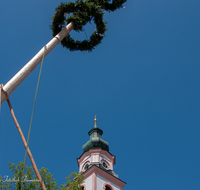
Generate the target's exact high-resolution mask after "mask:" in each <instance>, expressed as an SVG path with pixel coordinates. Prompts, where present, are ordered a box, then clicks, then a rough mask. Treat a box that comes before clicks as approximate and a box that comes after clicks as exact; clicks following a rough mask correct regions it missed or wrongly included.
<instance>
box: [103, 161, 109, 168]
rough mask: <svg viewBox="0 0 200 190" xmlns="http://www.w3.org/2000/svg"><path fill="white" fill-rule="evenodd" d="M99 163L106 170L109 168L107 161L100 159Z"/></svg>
mask: <svg viewBox="0 0 200 190" xmlns="http://www.w3.org/2000/svg"><path fill="white" fill-rule="evenodd" d="M101 164H102V166H103V167H104V168H105V169H106V170H108V169H109V165H108V163H107V162H106V161H104V160H102V161H101Z"/></svg>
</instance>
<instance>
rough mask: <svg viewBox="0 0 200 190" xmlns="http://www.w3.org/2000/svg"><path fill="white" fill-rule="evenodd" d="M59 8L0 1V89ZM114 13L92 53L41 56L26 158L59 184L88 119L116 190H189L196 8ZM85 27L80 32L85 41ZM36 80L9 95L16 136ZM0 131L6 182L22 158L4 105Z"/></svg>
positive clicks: (0, 164) (196, 120) (42, 0)
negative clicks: (104, 144)
mask: <svg viewBox="0 0 200 190" xmlns="http://www.w3.org/2000/svg"><path fill="white" fill-rule="evenodd" d="M59 3H60V0H54V1H47V0H29V1H27V0H20V1H0V18H1V21H0V23H1V30H0V42H1V43H0V83H3V84H6V83H7V82H8V81H9V80H10V79H11V78H12V77H13V76H14V75H15V74H16V73H17V72H18V71H19V70H20V69H21V68H22V67H23V66H24V65H25V64H26V63H27V62H28V61H29V60H30V59H31V58H32V57H33V56H34V55H35V54H36V53H37V52H38V51H39V50H40V49H41V48H42V47H43V46H44V45H45V44H46V43H48V42H49V41H50V40H51V38H52V32H51V30H50V28H49V25H50V24H51V22H50V20H51V17H52V16H53V14H54V10H55V7H57V5H58V4H59ZM124 6H125V7H126V8H125V9H120V10H118V11H116V12H114V13H107V12H106V13H105V17H104V18H105V21H107V22H108V24H107V27H108V31H107V33H106V37H105V38H104V40H103V42H102V44H100V45H99V46H98V47H97V48H96V49H95V50H94V51H93V52H91V53H87V52H86V53H83V52H70V51H69V50H67V49H65V48H63V47H62V46H61V45H60V44H59V45H58V46H57V47H56V48H55V49H54V50H53V51H52V52H51V53H50V54H49V55H48V56H47V57H46V58H45V60H44V66H43V71H42V76H41V81H40V86H39V92H38V97H37V102H36V107H35V113H34V118H33V125H32V131H31V137H30V149H31V151H32V154H33V156H34V158H35V161H36V163H37V166H38V168H41V167H47V168H49V171H50V172H51V173H52V174H53V175H54V177H55V178H56V180H57V181H58V183H59V184H62V183H64V182H65V176H68V175H69V174H70V173H71V172H73V171H77V170H78V165H77V161H76V158H78V157H79V156H80V155H81V154H82V145H83V144H84V143H85V142H86V141H87V140H88V139H89V136H88V134H87V132H88V131H89V130H90V129H91V128H92V127H93V118H94V115H97V119H98V123H97V125H98V127H99V128H101V129H102V130H103V132H104V134H103V136H102V138H103V139H104V140H106V141H108V142H109V146H110V152H111V153H112V154H113V155H116V165H115V167H114V170H115V173H117V174H118V175H119V178H120V179H121V180H123V181H125V182H127V185H126V187H125V188H124V190H133V189H134V190H147V189H148V190H161V189H162V190H177V189H180V190H199V189H200V180H199V179H200V162H199V161H200V152H199V150H200V117H199V116H200V98H199V97H200V88H199V84H200V74H199V73H200V56H199V55H200V54H199V53H200V37H199V34H200V25H199V23H200V12H199V10H200V1H199V0H192V1H185V0H162V1H160V0H151V1H149V0H128V2H127V3H125V4H124ZM94 27H95V26H93V25H92V26H91V27H89V26H87V27H86V30H87V33H88V35H89V34H90V33H91V32H92V31H93V29H94ZM79 35H82V37H84V33H83V34H81V33H80V34H79ZM73 36H74V37H75V38H81V37H80V36H78V35H76V34H73ZM38 73H39V67H38V68H36V70H35V71H34V72H33V73H32V74H31V75H30V76H29V77H28V78H27V79H26V80H25V81H24V82H23V83H22V84H21V85H20V86H19V87H18V88H17V89H16V90H15V91H14V93H13V94H12V95H11V96H10V99H11V103H12V105H13V108H14V111H15V114H16V116H17V118H18V121H19V123H20V125H21V128H22V130H23V132H24V135H25V136H26V138H27V135H28V128H29V122H30V117H31V111H32V105H33V99H34V93H35V88H36V83H37V77H38ZM0 132H1V134H0V175H9V174H10V173H9V169H8V162H12V163H18V162H19V161H21V160H23V159H24V152H25V151H24V147H23V144H22V141H21V139H20V137H19V134H18V132H17V129H16V127H15V125H14V122H13V120H12V118H11V115H10V112H9V109H8V106H7V104H6V102H4V103H3V105H2V110H1V116H0ZM27 164H28V165H29V166H30V165H31V163H30V162H29V161H28V162H27Z"/></svg>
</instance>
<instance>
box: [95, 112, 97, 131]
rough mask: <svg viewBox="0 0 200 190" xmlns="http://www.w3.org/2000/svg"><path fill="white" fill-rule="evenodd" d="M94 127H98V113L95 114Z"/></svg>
mask: <svg viewBox="0 0 200 190" xmlns="http://www.w3.org/2000/svg"><path fill="white" fill-rule="evenodd" d="M94 128H97V115H95V116H94Z"/></svg>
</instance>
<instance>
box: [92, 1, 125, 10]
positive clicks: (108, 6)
mask: <svg viewBox="0 0 200 190" xmlns="http://www.w3.org/2000/svg"><path fill="white" fill-rule="evenodd" d="M126 1H127V0H89V2H94V3H95V4H99V5H100V6H101V8H102V9H104V10H106V11H115V10H116V9H119V8H124V7H123V3H125V2H126Z"/></svg>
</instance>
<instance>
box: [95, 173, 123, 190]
mask: <svg viewBox="0 0 200 190" xmlns="http://www.w3.org/2000/svg"><path fill="white" fill-rule="evenodd" d="M105 182H108V183H110V184H111V185H112V187H113V189H114V190H120V187H118V186H116V185H115V184H113V183H111V182H109V181H108V180H106V179H104V178H103V177H101V176H99V175H97V190H103V185H104V183H105Z"/></svg>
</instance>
